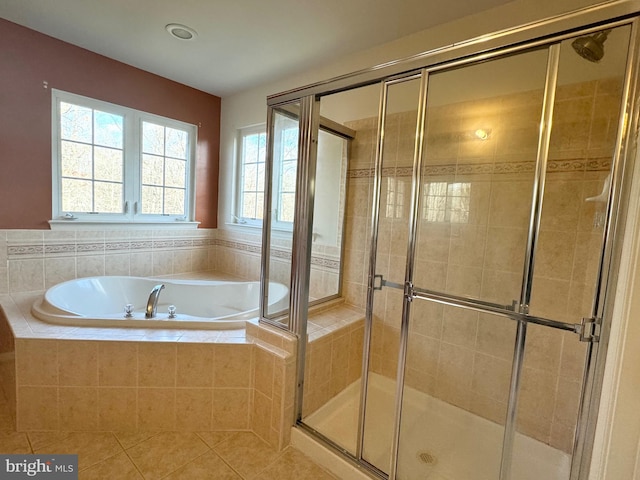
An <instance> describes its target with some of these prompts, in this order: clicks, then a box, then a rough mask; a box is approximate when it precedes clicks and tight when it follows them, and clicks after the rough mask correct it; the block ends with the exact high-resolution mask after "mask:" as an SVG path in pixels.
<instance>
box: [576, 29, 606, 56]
mask: <svg viewBox="0 0 640 480" xmlns="http://www.w3.org/2000/svg"><path fill="white" fill-rule="evenodd" d="M609 33H611V30H610V29H609V30H602V31H601V32H597V33H595V34H593V35H589V36H586V37H579V38H576V39H575V40H574V41H573V42H572V43H571V46H572V47H573V49H574V50H575V51H576V53H577V54H578V55H580V56H581V57H582V58H585V59H587V60H589V61H590V62H594V63H597V62H599V61H600V60H602V57H604V42H605V40H606V39H607V36H609Z"/></svg>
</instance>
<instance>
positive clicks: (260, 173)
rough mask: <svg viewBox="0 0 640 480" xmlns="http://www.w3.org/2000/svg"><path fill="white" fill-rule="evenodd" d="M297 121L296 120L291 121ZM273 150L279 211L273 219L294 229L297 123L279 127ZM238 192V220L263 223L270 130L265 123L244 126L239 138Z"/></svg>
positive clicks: (274, 197)
mask: <svg viewBox="0 0 640 480" xmlns="http://www.w3.org/2000/svg"><path fill="white" fill-rule="evenodd" d="M292 123H294V122H292ZM280 134H281V135H280V138H278V139H275V140H276V146H275V147H274V152H277V153H276V155H277V157H276V158H275V159H274V165H273V168H274V170H275V172H274V175H273V178H274V179H275V182H276V184H274V185H273V189H274V195H273V201H274V202H276V205H275V209H276V212H277V215H276V216H275V218H274V220H275V221H276V223H277V224H279V226H280V227H281V228H283V229H291V227H292V224H293V215H294V208H295V192H296V190H295V189H296V174H297V167H298V127H297V125H296V126H292V127H291V128H285V129H283V130H281V131H280ZM238 147H239V148H238V173H239V175H238V195H237V200H236V203H237V205H236V215H235V216H236V221H237V222H238V223H242V224H255V225H261V224H262V218H263V215H264V181H265V162H266V148H267V134H266V128H265V126H264V125H262V126H258V127H250V128H244V129H241V130H240V131H239V138H238Z"/></svg>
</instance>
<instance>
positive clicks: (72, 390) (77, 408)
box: [58, 387, 98, 431]
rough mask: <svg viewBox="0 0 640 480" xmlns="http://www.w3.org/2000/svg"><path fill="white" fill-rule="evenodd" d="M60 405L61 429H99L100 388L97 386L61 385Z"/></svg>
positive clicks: (59, 391) (59, 393)
mask: <svg viewBox="0 0 640 480" xmlns="http://www.w3.org/2000/svg"><path fill="white" fill-rule="evenodd" d="M58 405H59V412H60V413H59V415H60V429H61V430H66V431H83V430H86V431H95V430H97V428H98V389H97V388H96V387H60V388H59V389H58Z"/></svg>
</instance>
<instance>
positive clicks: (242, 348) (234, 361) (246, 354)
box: [213, 345, 253, 388]
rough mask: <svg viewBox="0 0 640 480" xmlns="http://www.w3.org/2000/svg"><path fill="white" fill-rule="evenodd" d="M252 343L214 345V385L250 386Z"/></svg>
mask: <svg viewBox="0 0 640 480" xmlns="http://www.w3.org/2000/svg"><path fill="white" fill-rule="evenodd" d="M252 351H253V346H252V345H216V346H215V350H214V360H213V385H214V387H235V388H238V387H249V386H251V361H252Z"/></svg>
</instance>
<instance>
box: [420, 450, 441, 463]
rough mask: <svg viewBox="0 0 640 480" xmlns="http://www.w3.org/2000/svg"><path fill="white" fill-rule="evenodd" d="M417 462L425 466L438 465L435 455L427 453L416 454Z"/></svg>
mask: <svg viewBox="0 0 640 480" xmlns="http://www.w3.org/2000/svg"><path fill="white" fill-rule="evenodd" d="M418 460H420V461H421V462H422V463H424V464H425V465H435V464H436V463H438V459H437V458H436V456H435V455H432V454H430V453H429V452H418Z"/></svg>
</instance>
